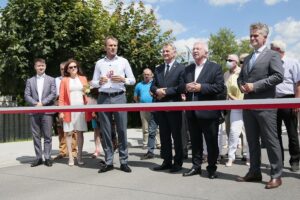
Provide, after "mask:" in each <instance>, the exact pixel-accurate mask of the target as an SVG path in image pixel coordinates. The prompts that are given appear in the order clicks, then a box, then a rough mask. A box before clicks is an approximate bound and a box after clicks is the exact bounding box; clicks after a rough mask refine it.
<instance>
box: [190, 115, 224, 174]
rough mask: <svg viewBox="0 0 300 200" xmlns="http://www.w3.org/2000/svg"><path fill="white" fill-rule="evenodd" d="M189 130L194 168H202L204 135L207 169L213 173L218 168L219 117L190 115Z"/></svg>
mask: <svg viewBox="0 0 300 200" xmlns="http://www.w3.org/2000/svg"><path fill="white" fill-rule="evenodd" d="M188 125H189V131H190V135H191V143H192V162H193V168H200V167H201V164H202V156H203V137H202V134H204V138H205V141H206V145H207V154H208V155H207V161H208V166H207V171H208V172H210V173H212V172H215V171H216V170H217V165H216V164H217V159H218V156H219V147H218V127H219V121H218V119H198V118H196V116H195V114H193V115H192V116H190V117H188Z"/></svg>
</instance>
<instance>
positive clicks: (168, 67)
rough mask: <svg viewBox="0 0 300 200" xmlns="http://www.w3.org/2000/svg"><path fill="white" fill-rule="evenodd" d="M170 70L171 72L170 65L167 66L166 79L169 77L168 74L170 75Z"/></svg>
mask: <svg viewBox="0 0 300 200" xmlns="http://www.w3.org/2000/svg"><path fill="white" fill-rule="evenodd" d="M169 70H170V65H167V69H166V72H165V77H167V76H168V74H169Z"/></svg>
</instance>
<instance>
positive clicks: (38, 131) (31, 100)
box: [24, 58, 56, 167]
mask: <svg viewBox="0 0 300 200" xmlns="http://www.w3.org/2000/svg"><path fill="white" fill-rule="evenodd" d="M34 69H35V71H36V75H35V76H33V77H31V78H30V79H28V80H27V82H26V87H25V91H24V97H25V100H26V102H27V103H28V104H29V105H31V106H35V107H40V106H53V105H54V100H55V98H56V87H55V79H54V78H52V77H50V76H48V75H46V74H45V70H46V63H45V60H44V59H41V58H38V59H35V61H34ZM52 115H53V113H34V114H30V125H31V131H32V136H33V144H34V150H35V154H36V160H35V161H34V162H33V163H32V164H31V167H36V166H38V165H41V164H43V151H42V144H41V135H42V134H44V158H45V165H46V166H48V167H51V166H52V161H51V149H52V120H53V119H52V118H53V116H52Z"/></svg>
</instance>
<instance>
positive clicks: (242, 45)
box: [238, 39, 253, 55]
mask: <svg viewBox="0 0 300 200" xmlns="http://www.w3.org/2000/svg"><path fill="white" fill-rule="evenodd" d="M252 51H253V48H252V47H251V46H250V40H249V39H244V40H241V41H240V42H239V48H238V54H239V55H241V54H243V53H251V52H252Z"/></svg>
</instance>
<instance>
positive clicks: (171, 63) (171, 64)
mask: <svg viewBox="0 0 300 200" xmlns="http://www.w3.org/2000/svg"><path fill="white" fill-rule="evenodd" d="M174 62H175V59H174V60H172V61H171V62H170V63H169V64H168V63H165V73H164V74H166V72H167V65H169V66H170V67H169V72H170V71H171V68H172V67H173V64H174Z"/></svg>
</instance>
